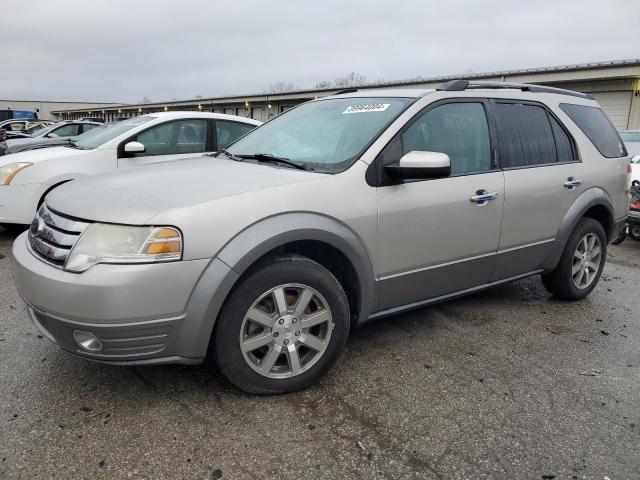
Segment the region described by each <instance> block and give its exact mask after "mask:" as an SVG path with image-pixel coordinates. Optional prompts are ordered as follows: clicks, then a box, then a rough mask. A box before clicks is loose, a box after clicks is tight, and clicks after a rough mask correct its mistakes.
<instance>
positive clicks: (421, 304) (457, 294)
mask: <svg viewBox="0 0 640 480" xmlns="http://www.w3.org/2000/svg"><path fill="white" fill-rule="evenodd" d="M543 271H544V270H542V269H539V270H533V271H531V272H527V273H523V274H520V275H515V276H513V277H509V278H503V279H502V280H497V281H495V282H489V283H485V284H483V285H478V286H476V287H471V288H466V289H464V290H459V291H457V292H453V293H447V294H445V295H440V296H438V297H433V298H429V299H427V300H420V301H418V302H412V303H408V304H406V305H400V306H398V307H392V308H388V309H386V310H381V311H379V312H375V313H373V314H371V315H369V317H368V318H366V319H365V320H362V321H361V322H359V324H363V323H366V322H369V321H371V320H377V319H379V318H383V317H388V316H390V315H396V314H398V313H402V312H406V311H408V310H414V309H416V308H421V307H425V306H427V305H433V304H434V303H440V302H444V301H447V300H451V299H454V298H457V297H462V296H465V295H468V294H471V293H475V292H479V291H481V290H485V289H487V288H491V287H495V286H496V285H500V284H502V283H508V282H513V281H515V280H521V279H523V278H527V277H530V276H532V275H537V274H539V273H542V272H543Z"/></svg>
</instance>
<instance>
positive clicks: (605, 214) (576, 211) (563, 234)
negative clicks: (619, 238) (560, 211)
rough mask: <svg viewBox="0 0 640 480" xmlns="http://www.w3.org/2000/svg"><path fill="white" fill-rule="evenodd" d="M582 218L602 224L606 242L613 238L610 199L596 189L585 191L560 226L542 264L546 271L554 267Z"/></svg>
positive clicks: (606, 194)
mask: <svg viewBox="0 0 640 480" xmlns="http://www.w3.org/2000/svg"><path fill="white" fill-rule="evenodd" d="M584 217H589V218H593V219H594V220H597V221H598V222H600V223H601V224H602V227H603V228H604V231H605V234H606V236H607V241H610V240H611V239H612V238H613V229H614V225H615V218H614V209H613V203H612V202H611V197H609V194H608V193H607V192H606V191H604V190H603V189H601V188H598V187H594V188H590V189H588V190H585V191H584V192H582V194H580V196H579V197H578V198H576V200H575V201H574V202H573V204H572V205H571V207H570V208H569V210H568V211H567V213H566V215H565V216H564V218H563V220H562V223H561V224H560V228H559V229H558V233H557V235H556V238H555V241H554V244H553V248H552V249H551V253H550V254H549V256H548V257H547V260H546V261H545V263H544V268H545V269H546V270H553V269H554V268H555V267H556V265H557V264H558V261H559V260H560V257H561V256H562V252H563V250H564V248H565V245H566V243H567V240H568V239H569V235H571V232H572V231H573V229H574V228H575V227H576V225H577V224H578V222H579V221H580V219H581V218H584Z"/></svg>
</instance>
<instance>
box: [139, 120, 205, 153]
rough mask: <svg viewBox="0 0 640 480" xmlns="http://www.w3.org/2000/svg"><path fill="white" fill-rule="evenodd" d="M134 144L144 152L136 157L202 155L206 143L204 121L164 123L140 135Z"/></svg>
mask: <svg viewBox="0 0 640 480" xmlns="http://www.w3.org/2000/svg"><path fill="white" fill-rule="evenodd" d="M135 141H136V142H140V143H142V144H143V145H144V147H145V151H144V153H142V154H138V155H178V154H184V153H202V152H204V151H205V148H206V143H207V121H206V120H177V121H174V122H169V123H164V124H162V125H158V126H155V127H152V128H150V129H149V130H147V131H145V132H142V133H140V134H139V135H138V136H137V137H136V138H135Z"/></svg>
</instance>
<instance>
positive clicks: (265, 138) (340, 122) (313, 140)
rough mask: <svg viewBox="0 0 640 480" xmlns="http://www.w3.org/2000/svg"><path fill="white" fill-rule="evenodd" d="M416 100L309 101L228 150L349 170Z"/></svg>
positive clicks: (338, 99) (250, 134)
mask: <svg viewBox="0 0 640 480" xmlns="http://www.w3.org/2000/svg"><path fill="white" fill-rule="evenodd" d="M414 101H415V99H412V98H332V99H325V100H320V101H316V102H308V103H305V104H302V105H300V106H299V107H296V108H294V109H292V110H289V111H288V112H286V113H284V114H282V115H280V116H279V117H276V118H274V119H273V120H271V121H270V122H268V123H265V124H264V125H263V126H261V127H259V128H257V129H255V130H253V131H251V132H249V133H248V134H247V135H245V136H244V137H242V138H241V139H240V140H238V141H237V142H235V143H234V144H233V145H231V146H230V147H229V152H230V153H231V154H233V155H255V154H269V155H273V156H276V157H282V158H286V159H288V160H291V161H293V162H296V163H299V164H303V165H305V166H307V167H310V168H313V169H316V170H321V171H327V172H338V171H341V170H344V169H345V168H347V167H349V166H350V165H351V164H352V163H353V162H354V161H355V160H356V159H357V157H358V156H359V155H360V154H361V153H362V152H363V150H364V149H365V148H366V147H368V146H369V145H370V144H371V143H372V142H373V141H374V140H375V139H376V138H377V137H378V135H379V134H380V133H381V132H382V131H383V130H384V129H385V127H386V126H387V125H389V124H390V123H391V122H392V121H393V120H394V119H395V118H396V117H398V115H400V113H402V112H403V111H404V110H405V109H406V108H407V107H408V106H409V105H410V104H411V103H413V102H414Z"/></svg>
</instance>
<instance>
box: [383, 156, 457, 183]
mask: <svg viewBox="0 0 640 480" xmlns="http://www.w3.org/2000/svg"><path fill="white" fill-rule="evenodd" d="M384 169H385V170H386V171H387V173H389V175H391V176H392V177H394V178H398V179H409V180H413V179H429V178H443V177H448V176H449V175H451V160H449V155H447V154H446V153H440V152H421V151H413V152H409V153H407V154H405V155H403V156H402V158H401V159H400V161H399V162H398V163H397V164H396V165H385V167H384Z"/></svg>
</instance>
